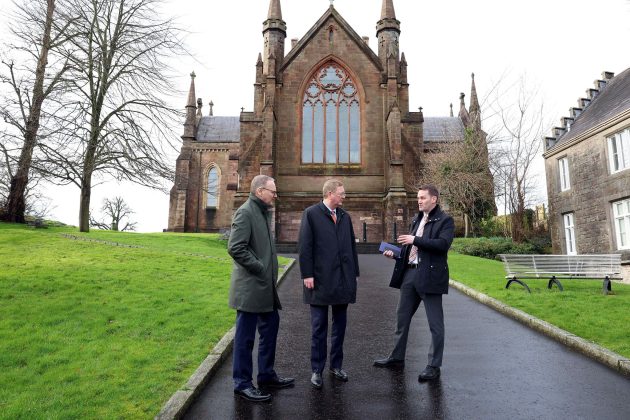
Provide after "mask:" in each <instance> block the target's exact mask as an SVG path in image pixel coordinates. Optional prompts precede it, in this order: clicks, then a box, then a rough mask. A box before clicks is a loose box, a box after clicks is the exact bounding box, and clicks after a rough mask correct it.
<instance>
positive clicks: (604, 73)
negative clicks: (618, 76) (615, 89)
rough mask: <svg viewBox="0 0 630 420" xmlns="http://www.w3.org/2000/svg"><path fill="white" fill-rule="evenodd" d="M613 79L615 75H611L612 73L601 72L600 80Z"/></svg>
mask: <svg viewBox="0 0 630 420" xmlns="http://www.w3.org/2000/svg"><path fill="white" fill-rule="evenodd" d="M613 77H615V73H613V72H612V71H603V72H602V79H604V80H606V81H608V80H610V79H612V78H613Z"/></svg>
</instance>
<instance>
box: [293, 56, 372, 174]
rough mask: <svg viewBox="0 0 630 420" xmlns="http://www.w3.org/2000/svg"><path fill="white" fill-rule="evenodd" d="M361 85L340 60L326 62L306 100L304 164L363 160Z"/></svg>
mask: <svg viewBox="0 0 630 420" xmlns="http://www.w3.org/2000/svg"><path fill="white" fill-rule="evenodd" d="M360 115H361V114H360V105H359V94H358V92H357V85H356V84H355V82H354V81H353V80H352V79H351V78H350V76H349V75H348V74H347V73H346V71H345V70H343V69H342V68H341V67H340V66H339V65H338V64H337V63H335V62H334V61H330V62H328V63H326V64H324V65H323V66H322V67H321V68H320V69H319V70H318V71H317V72H315V74H314V76H313V78H312V79H311V80H310V82H309V83H308V85H307V87H306V91H305V92H304V97H303V101H302V163H331V164H335V163H360V162H361V147H360V146H361V141H360V133H361V124H360Z"/></svg>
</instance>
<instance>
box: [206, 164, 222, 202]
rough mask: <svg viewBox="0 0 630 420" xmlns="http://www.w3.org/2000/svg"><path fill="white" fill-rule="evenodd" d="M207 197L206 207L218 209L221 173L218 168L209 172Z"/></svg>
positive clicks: (213, 168) (212, 168) (214, 167)
mask: <svg viewBox="0 0 630 420" xmlns="http://www.w3.org/2000/svg"><path fill="white" fill-rule="evenodd" d="M206 197H207V198H206V207H217V204H218V202H219V171H218V170H217V168H216V166H213V167H211V168H210V170H209V171H208V185H207V188H206Z"/></svg>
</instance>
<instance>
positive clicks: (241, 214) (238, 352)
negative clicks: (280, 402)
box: [228, 175, 294, 401]
mask: <svg viewBox="0 0 630 420" xmlns="http://www.w3.org/2000/svg"><path fill="white" fill-rule="evenodd" d="M277 196H278V193H277V191H276V184H275V181H274V179H273V178H271V177H269V176H266V175H257V176H256V177H254V179H253V180H252V184H251V188H250V194H249V198H248V199H247V201H246V202H245V203H243V205H242V206H241V207H239V208H238V210H236V212H235V213H234V217H233V219H232V230H231V232H230V239H229V241H228V253H229V254H230V255H231V256H232V258H233V259H234V267H233V269H232V279H231V283H230V295H229V301H230V307H232V308H234V309H236V333H235V336H234V353H233V368H232V377H233V379H234V395H236V396H239V397H242V398H245V399H246V400H249V401H269V400H271V394H269V393H268V392H266V391H263V389H265V388H267V389H268V388H285V387H288V386H291V385H293V382H294V379H293V378H282V377H280V376H278V375H277V374H276V372H275V371H274V369H273V365H274V361H275V357H276V339H277V337H278V327H279V324H280V317H279V315H278V310H279V309H281V308H282V306H281V305H280V299H279V298H278V292H277V290H276V281H277V279H278V257H277V255H276V247H275V244H274V240H273V236H272V235H271V230H270V227H269V226H270V221H271V213H270V212H269V209H270V208H271V207H272V206H273V203H274V200H275V198H276V197H277ZM256 328H258V334H259V342H258V378H257V382H258V386H259V388H256V387H255V386H254V385H253V383H252V371H253V366H252V351H253V349H254V340H255V336H256Z"/></svg>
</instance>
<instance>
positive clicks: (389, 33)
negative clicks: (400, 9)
mask: <svg viewBox="0 0 630 420" xmlns="http://www.w3.org/2000/svg"><path fill="white" fill-rule="evenodd" d="M376 37H377V38H378V57H379V58H380V59H381V63H383V66H387V58H388V56H389V55H390V54H391V53H393V54H394V56H395V57H396V67H398V63H399V58H398V57H399V54H398V53H399V51H398V48H399V47H398V38H399V37H400V21H398V20H397V19H396V12H394V0H383V4H382V6H381V19H380V20H379V21H378V22H376Z"/></svg>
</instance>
